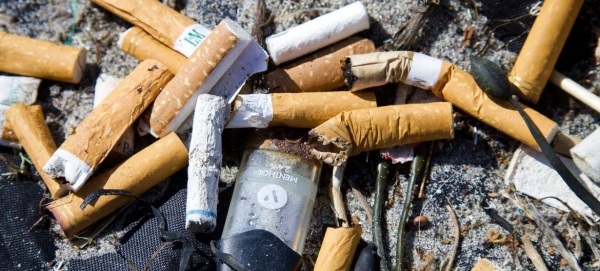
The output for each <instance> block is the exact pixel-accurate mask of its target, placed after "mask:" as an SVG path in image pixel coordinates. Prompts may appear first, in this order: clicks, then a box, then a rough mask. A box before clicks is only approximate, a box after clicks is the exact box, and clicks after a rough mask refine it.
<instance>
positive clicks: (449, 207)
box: [446, 202, 460, 271]
mask: <svg viewBox="0 0 600 271" xmlns="http://www.w3.org/2000/svg"><path fill="white" fill-rule="evenodd" d="M446 209H447V210H448V213H450V219H452V225H454V245H453V246H452V254H450V259H449V262H448V265H446V271H450V270H452V265H453V264H454V259H455V258H456V253H457V252H458V243H459V242H460V225H459V224H458V219H456V213H455V212H454V209H452V205H450V202H448V205H446Z"/></svg>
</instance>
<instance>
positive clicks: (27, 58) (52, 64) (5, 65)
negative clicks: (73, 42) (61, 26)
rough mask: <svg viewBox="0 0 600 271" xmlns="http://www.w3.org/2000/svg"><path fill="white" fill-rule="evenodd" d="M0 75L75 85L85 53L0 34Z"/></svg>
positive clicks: (4, 33)
mask: <svg viewBox="0 0 600 271" xmlns="http://www.w3.org/2000/svg"><path fill="white" fill-rule="evenodd" d="M0 71H1V72H7V73H12V74H18V75H25V76H32V77H38V78H43V79H50V80H56V81H62V82H67V83H75V84H76V83H79V80H81V77H83V73H84V71H85V50H84V49H82V48H75V47H70V46H64V45H59V44H54V43H52V42H47V41H42V40H36V39H31V38H27V37H21V36H16V35H11V34H8V33H6V32H3V31H0Z"/></svg>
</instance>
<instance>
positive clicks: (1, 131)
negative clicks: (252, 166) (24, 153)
mask: <svg viewBox="0 0 600 271" xmlns="http://www.w3.org/2000/svg"><path fill="white" fill-rule="evenodd" d="M8 108H9V107H8V106H6V105H2V104H0V145H2V146H5V147H9V148H15V149H20V148H21V144H19V139H18V138H17V136H16V135H15V132H14V131H13V129H12V127H11V125H10V123H9V122H8V121H6V116H5V115H4V112H5V111H6V109H8Z"/></svg>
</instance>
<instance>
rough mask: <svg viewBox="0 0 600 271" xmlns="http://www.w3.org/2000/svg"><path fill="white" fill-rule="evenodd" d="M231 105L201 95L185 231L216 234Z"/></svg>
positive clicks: (190, 167)
mask: <svg viewBox="0 0 600 271" xmlns="http://www.w3.org/2000/svg"><path fill="white" fill-rule="evenodd" d="M228 114H229V106H228V105H227V103H226V102H225V100H224V99H223V98H221V97H219V96H214V95H210V94H202V95H200V96H198V102H197V103H196V110H195V112H194V126H193V131H192V141H191V144H190V153H189V162H190V165H189V167H188V189H187V209H186V213H185V228H186V229H187V230H188V231H189V232H212V231H213V230H214V229H215V227H216V226H217V202H218V196H219V193H218V192H219V191H218V189H219V187H218V184H219V176H220V175H221V174H220V173H221V157H222V156H221V148H222V147H221V146H222V144H221V134H222V133H223V128H224V126H225V118H226V117H227V115H228Z"/></svg>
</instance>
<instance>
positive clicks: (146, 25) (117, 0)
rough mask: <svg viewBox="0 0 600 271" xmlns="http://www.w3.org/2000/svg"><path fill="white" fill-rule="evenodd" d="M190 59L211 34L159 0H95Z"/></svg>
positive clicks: (94, 1) (94, 0)
mask: <svg viewBox="0 0 600 271" xmlns="http://www.w3.org/2000/svg"><path fill="white" fill-rule="evenodd" d="M92 2H93V3H95V4H96V5H99V6H101V7H103V8H105V9H106V10H108V11H110V12H112V13H114V14H116V15H117V16H119V17H121V18H122V19H124V20H126V21H128V22H130V23H131V24H133V25H135V26H137V27H139V28H141V29H143V30H144V31H146V32H147V33H149V34H150V35H152V36H153V37H154V38H156V39H157V40H159V41H160V42H162V43H164V44H166V45H167V46H169V47H171V48H173V49H175V50H176V51H178V52H180V53H182V54H183V55H185V56H187V57H189V56H190V55H191V54H192V53H193V52H194V49H195V48H196V47H197V46H198V44H200V43H201V42H202V41H203V40H204V38H205V37H206V36H207V35H208V33H209V32H210V30H208V29H207V28H206V27H204V26H202V25H199V24H196V23H195V22H194V21H193V20H192V19H190V18H188V17H186V16H184V15H182V14H181V13H179V12H177V11H175V10H173V9H171V8H169V7H168V6H165V5H163V4H162V3H161V2H159V1H156V0H92Z"/></svg>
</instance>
